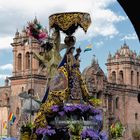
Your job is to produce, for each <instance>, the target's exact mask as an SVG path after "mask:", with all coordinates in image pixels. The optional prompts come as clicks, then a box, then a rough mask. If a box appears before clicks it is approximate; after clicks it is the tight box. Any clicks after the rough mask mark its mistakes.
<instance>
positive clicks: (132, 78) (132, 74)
mask: <svg viewBox="0 0 140 140" xmlns="http://www.w3.org/2000/svg"><path fill="white" fill-rule="evenodd" d="M133 83H134V72H133V71H131V86H133Z"/></svg>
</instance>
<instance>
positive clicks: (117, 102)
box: [115, 97, 119, 109]
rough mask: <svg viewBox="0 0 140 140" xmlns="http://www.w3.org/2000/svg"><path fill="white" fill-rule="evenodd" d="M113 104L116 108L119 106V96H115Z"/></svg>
mask: <svg viewBox="0 0 140 140" xmlns="http://www.w3.org/2000/svg"><path fill="white" fill-rule="evenodd" d="M115 106H116V109H118V108H119V97H117V98H116V100H115Z"/></svg>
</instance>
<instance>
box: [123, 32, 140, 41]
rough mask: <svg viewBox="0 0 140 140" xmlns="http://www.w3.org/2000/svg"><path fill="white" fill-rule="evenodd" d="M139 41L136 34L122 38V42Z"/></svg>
mask: <svg viewBox="0 0 140 140" xmlns="http://www.w3.org/2000/svg"><path fill="white" fill-rule="evenodd" d="M137 39H138V37H137V35H136V33H132V34H128V35H125V36H124V37H123V38H121V40H137Z"/></svg>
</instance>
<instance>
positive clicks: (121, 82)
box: [119, 70, 124, 84]
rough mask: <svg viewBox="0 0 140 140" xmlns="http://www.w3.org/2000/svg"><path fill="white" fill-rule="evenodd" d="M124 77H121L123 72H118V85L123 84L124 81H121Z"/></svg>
mask: <svg viewBox="0 0 140 140" xmlns="http://www.w3.org/2000/svg"><path fill="white" fill-rule="evenodd" d="M123 78H124V77H123V71H122V70H121V71H120V72H119V79H120V84H123V82H124V79H123Z"/></svg>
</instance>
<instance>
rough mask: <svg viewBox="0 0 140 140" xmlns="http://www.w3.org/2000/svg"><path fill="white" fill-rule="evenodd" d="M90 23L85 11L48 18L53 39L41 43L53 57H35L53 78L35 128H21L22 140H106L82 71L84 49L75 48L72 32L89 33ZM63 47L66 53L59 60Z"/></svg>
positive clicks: (35, 121)
mask: <svg viewBox="0 0 140 140" xmlns="http://www.w3.org/2000/svg"><path fill="white" fill-rule="evenodd" d="M90 24H91V18H90V15H89V14H88V13H83V12H68V13H57V14H53V15H51V16H50V17H49V27H50V30H52V29H53V31H54V34H53V37H54V38H53V37H52V38H53V39H50V38H49V39H48V41H47V42H43V43H42V42H41V41H40V42H41V47H44V53H46V55H48V56H49V57H51V58H50V59H49V60H45V59H42V58H41V57H40V56H39V55H38V54H34V55H35V57H36V58H37V59H38V60H40V61H41V60H42V62H43V63H45V64H46V67H48V70H49V75H48V76H50V77H49V81H48V84H47V90H46V93H45V95H44V98H43V101H42V103H41V105H40V108H39V110H38V112H37V115H36V118H35V120H34V122H33V125H32V127H28V128H29V129H28V130H29V131H26V130H25V131H24V129H21V139H22V140H25V139H26V140H28V139H31V140H41V139H44V140H45V139H46V140H81V139H82V140H86V139H93V140H94V139H96V140H107V137H106V134H105V133H104V132H103V131H102V125H103V123H102V110H101V109H97V107H96V106H95V104H94V100H93V98H92V97H90V96H89V94H88V89H87V87H86V84H85V82H84V80H83V78H82V75H81V72H80V70H79V68H80V60H79V57H80V53H81V51H82V50H81V48H75V46H74V45H75V43H76V38H75V37H74V36H73V33H74V32H75V31H76V30H77V29H78V27H81V28H82V29H83V30H84V31H85V32H87V29H88V27H89V26H90ZM60 31H61V32H63V33H65V34H66V37H65V39H64V43H65V44H61V43H60ZM47 46H49V48H47ZM63 48H66V52H65V54H64V56H63V58H62V59H61V60H60V58H61V56H60V50H62V49H63ZM75 49H76V53H74V51H75ZM49 57H47V58H49ZM58 60H59V61H58ZM46 62H47V63H46Z"/></svg>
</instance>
